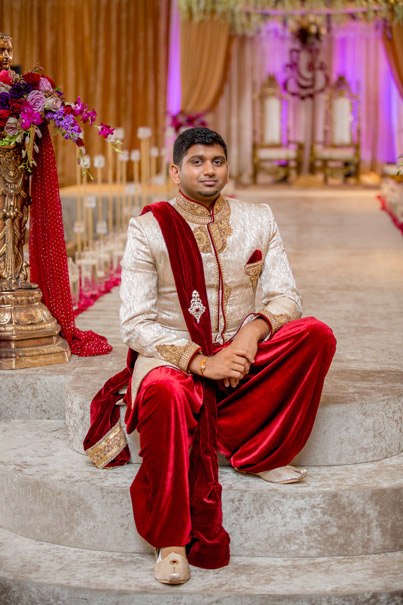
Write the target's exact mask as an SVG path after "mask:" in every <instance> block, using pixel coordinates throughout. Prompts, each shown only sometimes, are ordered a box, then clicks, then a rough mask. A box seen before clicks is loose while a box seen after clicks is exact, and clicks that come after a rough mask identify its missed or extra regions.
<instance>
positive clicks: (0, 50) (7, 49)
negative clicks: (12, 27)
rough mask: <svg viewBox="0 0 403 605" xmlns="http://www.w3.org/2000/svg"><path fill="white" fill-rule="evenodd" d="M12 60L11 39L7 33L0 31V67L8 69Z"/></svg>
mask: <svg viewBox="0 0 403 605" xmlns="http://www.w3.org/2000/svg"><path fill="white" fill-rule="evenodd" d="M12 60H13V41H12V40H11V38H10V36H9V35H8V34H3V33H0V69H6V70H9V69H10V67H11V62H12Z"/></svg>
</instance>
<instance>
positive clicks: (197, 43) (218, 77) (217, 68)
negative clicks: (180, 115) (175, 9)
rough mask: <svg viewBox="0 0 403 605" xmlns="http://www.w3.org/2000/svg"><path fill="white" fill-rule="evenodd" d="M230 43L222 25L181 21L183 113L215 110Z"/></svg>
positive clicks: (227, 62) (229, 37) (225, 24)
mask: <svg viewBox="0 0 403 605" xmlns="http://www.w3.org/2000/svg"><path fill="white" fill-rule="evenodd" d="M233 42H234V40H233V37H232V36H230V29H229V24H228V23H226V22H222V21H218V20H215V19H212V20H211V21H198V22H195V21H185V20H182V21H181V25H180V48H181V87H182V102H181V109H182V111H183V112H185V113H188V114H192V113H204V112H206V111H210V110H211V109H213V108H214V107H215V105H216V104H217V101H218V99H219V97H220V95H221V93H222V89H223V86H224V84H225V81H226V77H227V74H228V71H229V65H230V62H231V55H232V52H233V50H234V45H233Z"/></svg>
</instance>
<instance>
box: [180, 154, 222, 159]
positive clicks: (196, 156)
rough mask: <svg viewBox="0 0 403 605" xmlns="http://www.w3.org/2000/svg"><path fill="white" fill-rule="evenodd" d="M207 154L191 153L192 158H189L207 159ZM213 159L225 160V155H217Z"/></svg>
mask: <svg viewBox="0 0 403 605" xmlns="http://www.w3.org/2000/svg"><path fill="white" fill-rule="evenodd" d="M205 157H206V156H205V155H203V154H197V155H191V156H190V158H188V160H196V159H197V160H204V159H205ZM213 160H225V155H215V156H214V157H213Z"/></svg>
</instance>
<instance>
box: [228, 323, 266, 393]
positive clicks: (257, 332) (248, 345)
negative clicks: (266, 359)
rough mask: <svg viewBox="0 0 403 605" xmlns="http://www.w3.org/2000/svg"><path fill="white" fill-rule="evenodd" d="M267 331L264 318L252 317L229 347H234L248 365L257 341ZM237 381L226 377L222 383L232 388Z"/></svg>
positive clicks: (252, 357)
mask: <svg viewBox="0 0 403 605" xmlns="http://www.w3.org/2000/svg"><path fill="white" fill-rule="evenodd" d="M269 332H270V326H269V324H268V323H267V322H266V321H265V320H264V319H261V318H260V317H259V318H258V319H254V320H253V321H250V322H249V323H247V324H246V325H245V326H243V327H242V328H241V329H240V330H239V332H238V334H237V335H236V336H235V338H234V339H233V340H232V342H231V344H230V345H229V347H230V348H232V349H234V351H236V353H237V355H241V356H242V357H244V358H245V359H246V360H247V361H248V363H249V367H250V365H251V364H252V363H254V361H255V355H256V351H257V347H258V343H259V341H260V340H263V339H264V338H266V336H267V335H268V334H269ZM248 371H249V368H248ZM238 383H239V380H238V379H237V378H226V379H225V380H224V385H225V386H226V387H228V386H229V385H231V386H232V387H233V388H235V387H236V386H237V385H238Z"/></svg>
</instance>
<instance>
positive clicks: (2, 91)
mask: <svg viewBox="0 0 403 605" xmlns="http://www.w3.org/2000/svg"><path fill="white" fill-rule="evenodd" d="M41 72H42V68H41V67H39V66H38V65H36V66H35V67H34V68H33V69H32V70H31V71H28V72H26V73H24V74H23V75H19V74H17V73H15V72H14V71H12V70H9V71H8V70H2V71H0V145H2V146H6V145H7V146H14V145H16V144H22V145H24V146H25V149H24V150H23V152H22V155H23V158H24V162H23V164H22V166H23V167H24V168H25V169H26V170H27V171H28V172H31V171H32V167H33V166H36V162H35V159H34V152H37V151H38V146H37V145H36V143H35V137H39V138H40V137H41V136H42V135H41V131H40V129H39V126H40V125H41V124H43V123H45V122H49V123H53V124H54V126H55V132H56V133H60V134H61V135H62V136H63V138H65V139H71V140H72V141H74V143H75V144H76V145H77V147H78V162H79V164H80V165H81V166H82V167H83V171H84V172H87V173H88V166H87V164H86V161H85V159H84V155H85V149H84V140H83V131H82V128H81V126H80V124H79V122H81V123H82V124H87V123H88V124H89V125H90V126H94V127H95V128H98V134H99V135H100V136H102V137H103V138H104V139H105V140H106V141H108V143H110V144H112V146H113V147H114V149H115V150H116V151H119V149H118V146H119V144H120V141H116V140H115V139H114V137H113V133H114V129H113V128H111V127H110V126H108V125H107V124H103V123H102V122H101V123H100V125H99V126H98V125H96V124H95V120H96V118H97V113H96V111H95V110H94V109H91V110H89V109H88V105H84V103H83V102H82V101H81V99H80V97H78V98H77V101H76V102H75V103H70V102H68V101H66V99H65V96H64V94H63V91H62V89H61V88H59V87H58V86H56V85H55V83H54V82H53V80H51V78H49V77H48V76H45V75H42V73H41ZM90 176H91V175H90Z"/></svg>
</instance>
